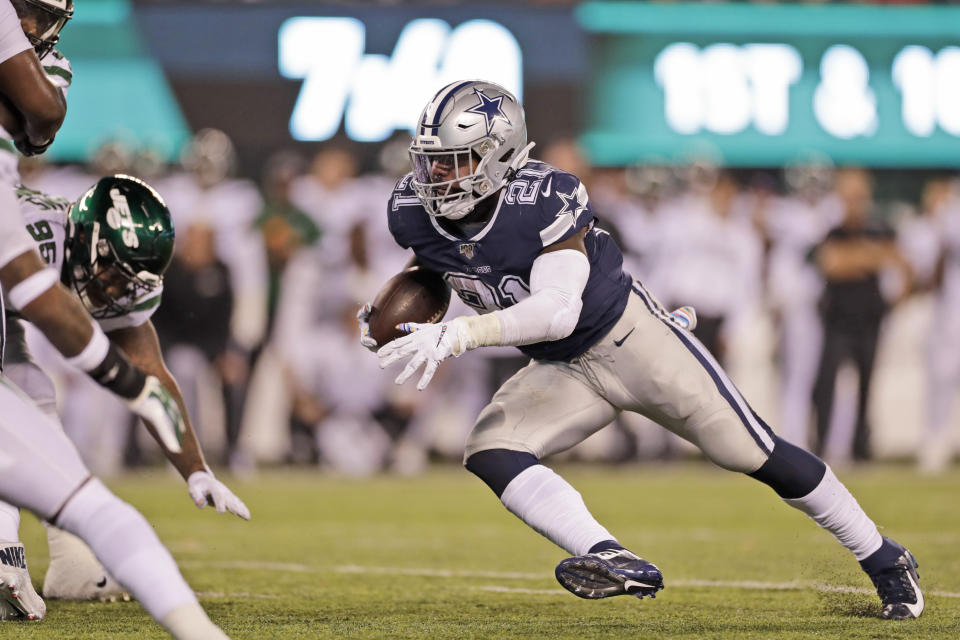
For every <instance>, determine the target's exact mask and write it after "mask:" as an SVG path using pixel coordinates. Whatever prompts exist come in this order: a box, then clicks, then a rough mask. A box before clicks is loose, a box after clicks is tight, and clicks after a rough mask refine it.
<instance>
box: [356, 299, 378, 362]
mask: <svg viewBox="0 0 960 640" xmlns="http://www.w3.org/2000/svg"><path fill="white" fill-rule="evenodd" d="M372 308H373V305H371V304H370V303H369V302H368V303H367V304H365V305H363V306H362V307H360V310H359V311H357V326H358V327H360V344H362V345H363V346H365V347H366V348H367V349H369V350H370V351H373V352H376V350H377V341H376V340H374V339H373V338H372V337H371V336H370V322H369V320H370V310H371V309H372Z"/></svg>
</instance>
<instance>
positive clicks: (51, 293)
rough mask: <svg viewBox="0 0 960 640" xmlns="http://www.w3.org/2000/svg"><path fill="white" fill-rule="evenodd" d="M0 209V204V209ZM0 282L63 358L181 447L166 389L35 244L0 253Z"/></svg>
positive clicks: (179, 425) (178, 420)
mask: <svg viewBox="0 0 960 640" xmlns="http://www.w3.org/2000/svg"><path fill="white" fill-rule="evenodd" d="M3 211H4V210H3V208H2V207H0V213H3ZM17 217H18V218H19V216H17ZM0 218H2V216H0ZM17 222H18V226H17V227H11V226H10V225H0V231H9V230H10V229H12V228H19V229H23V226H22V221H20V220H18V221H17ZM24 234H25V232H24ZM27 237H28V238H29V236H27ZM0 285H2V286H3V288H4V290H5V291H7V295H8V298H9V300H10V303H11V305H12V306H13V307H14V308H16V309H18V310H19V311H20V313H21V314H22V315H23V317H24V318H25V319H26V320H27V321H28V322H31V323H33V325H34V326H36V327H37V328H38V329H39V330H40V331H41V332H42V333H43V334H44V335H45V336H46V337H47V339H48V340H49V341H50V342H51V344H53V346H54V347H56V348H57V350H59V351H60V353H62V354H63V355H64V356H65V357H66V359H67V362H68V363H70V364H71V365H73V366H75V367H77V368H78V369H80V370H81V371H84V372H85V373H87V375H89V376H90V377H91V378H93V379H94V380H95V381H96V382H97V383H98V384H100V385H101V386H103V387H105V388H106V389H108V390H109V391H111V392H113V393H115V394H116V395H118V396H120V397H121V398H122V399H123V400H125V401H126V403H127V405H128V406H129V407H130V408H131V410H132V411H133V412H134V413H136V414H137V415H139V416H140V417H142V418H144V419H146V420H149V421H150V422H152V423H153V425H154V427H155V428H156V431H157V434H158V436H159V437H160V438H162V439H163V441H164V445H165V446H166V448H167V449H170V450H172V451H179V450H180V442H181V440H182V434H183V429H184V423H183V415H182V414H181V413H180V409H179V408H178V407H177V404H176V402H175V401H174V400H173V398H172V397H171V396H170V394H169V392H167V390H166V389H165V388H164V387H163V386H162V385H161V384H160V382H159V380H157V378H156V377H154V376H148V375H147V374H145V373H144V372H143V371H141V370H140V369H138V368H136V367H135V366H133V365H132V364H131V363H130V361H129V360H128V359H127V357H126V356H125V355H123V353H121V352H120V351H119V350H118V349H117V348H116V347H114V346H113V345H112V344H111V343H110V341H109V340H108V339H107V337H106V335H105V334H104V333H103V331H102V330H101V329H100V327H99V326H98V325H96V324H94V322H93V319H92V318H91V317H90V316H89V315H88V314H87V312H86V310H85V309H84V308H83V306H82V305H81V303H80V301H79V300H78V299H76V298H75V297H74V296H73V295H71V294H70V293H69V292H68V291H67V290H66V288H64V286H63V285H61V284H60V282H59V276H58V274H57V273H56V272H55V271H53V270H52V269H47V268H45V267H44V264H43V261H41V259H40V256H39V254H38V253H37V252H36V250H35V249H32V248H31V249H29V250H27V251H24V252H23V253H20V254H19V255H16V256H15V257H14V258H13V259H11V260H9V261H5V258H0Z"/></svg>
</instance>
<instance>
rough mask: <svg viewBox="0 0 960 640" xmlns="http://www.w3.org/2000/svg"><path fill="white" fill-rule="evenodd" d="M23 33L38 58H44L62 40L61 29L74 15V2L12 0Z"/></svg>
mask: <svg viewBox="0 0 960 640" xmlns="http://www.w3.org/2000/svg"><path fill="white" fill-rule="evenodd" d="M11 3H12V4H13V7H14V9H16V12H17V16H18V17H19V18H20V24H21V25H22V26H23V33H24V35H26V36H27V40H29V41H30V44H31V45H33V49H34V51H36V53H37V58H39V59H41V60H42V59H43V58H44V56H46V55H47V54H48V53H50V51H52V50H53V48H54V47H55V46H56V44H57V43H58V42H59V41H60V31H61V30H62V29H63V27H64V26H65V25H66V24H67V21H68V20H70V18H71V17H73V2H70V1H67V2H64V3H63V7H60V6H56V5H57V4H58V3H49V2H44V1H42V0H11Z"/></svg>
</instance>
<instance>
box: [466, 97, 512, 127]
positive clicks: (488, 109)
mask: <svg viewBox="0 0 960 640" xmlns="http://www.w3.org/2000/svg"><path fill="white" fill-rule="evenodd" d="M473 92H474V93H476V94H477V97H478V98H480V102H478V103H477V104H475V105H473V106H472V107H470V108H469V109H467V110H466V112H467V113H475V114H477V115H480V116H483V117H484V119H485V120H486V123H487V135H490V132H491V131H493V125H494V123H496V121H497V120H503V121H504V122H506V123H507V124H513V123H511V122H510V118H508V117H507V114H505V113H504V112H503V109H502V108H501V105H503V98H504V96H497V97H496V98H493V99H490V98H488V97H487V95H486V94H485V93H484V92H482V91H480V90H479V89H474V90H473Z"/></svg>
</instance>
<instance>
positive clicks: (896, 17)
mask: <svg viewBox="0 0 960 640" xmlns="http://www.w3.org/2000/svg"><path fill="white" fill-rule="evenodd" d="M575 17H576V20H577V22H578V23H579V25H580V27H581V28H582V29H583V30H584V31H586V32H587V34H588V35H589V43H590V56H591V60H590V70H591V71H590V81H589V83H588V85H587V87H586V88H585V91H586V93H585V96H584V97H585V106H586V113H587V115H586V128H585V131H584V134H583V137H582V141H583V143H584V145H585V146H586V148H587V151H588V153H589V155H590V157H591V159H592V160H593V161H594V162H595V163H596V164H598V165H602V166H616V165H626V164H631V163H636V162H664V163H674V162H682V161H686V160H688V159H689V158H690V157H691V156H697V155H704V154H706V155H712V156H714V157H715V159H716V160H717V161H720V162H723V163H725V164H727V165H731V166H773V165H781V164H785V163H790V162H797V161H802V160H803V159H805V158H811V157H818V156H820V157H829V158H830V159H831V160H832V161H833V162H834V163H837V164H861V165H866V166H875V167H956V166H960V8H954V7H943V6H920V7H889V6H867V5H818V6H813V5H782V4H781V5H759V4H706V5H704V4H657V3H642V4H641V3H632V2H587V3H585V4H582V5H580V6H579V7H578V8H577V10H576V12H575Z"/></svg>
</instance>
